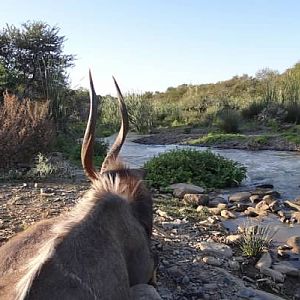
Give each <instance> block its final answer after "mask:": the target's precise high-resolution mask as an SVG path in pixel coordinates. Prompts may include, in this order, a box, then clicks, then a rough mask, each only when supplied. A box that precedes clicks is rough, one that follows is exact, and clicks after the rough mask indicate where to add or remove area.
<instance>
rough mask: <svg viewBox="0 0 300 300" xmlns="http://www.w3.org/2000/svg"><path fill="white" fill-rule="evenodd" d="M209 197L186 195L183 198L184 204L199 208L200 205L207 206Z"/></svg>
mask: <svg viewBox="0 0 300 300" xmlns="http://www.w3.org/2000/svg"><path fill="white" fill-rule="evenodd" d="M208 201H209V197H208V195H206V194H185V195H184V197H183V203H184V204H186V205H191V206H193V207H197V206H199V205H207V204H208Z"/></svg>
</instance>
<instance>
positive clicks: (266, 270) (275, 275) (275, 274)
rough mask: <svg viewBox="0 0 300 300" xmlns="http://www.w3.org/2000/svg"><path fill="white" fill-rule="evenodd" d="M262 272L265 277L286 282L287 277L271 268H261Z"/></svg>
mask: <svg viewBox="0 0 300 300" xmlns="http://www.w3.org/2000/svg"><path fill="white" fill-rule="evenodd" d="M260 272H261V273H262V274H264V275H267V276H270V277H271V278H272V279H273V280H274V281H276V282H284V280H285V275H283V274H282V273H280V272H278V271H275V270H272V269H270V268H261V269H260Z"/></svg>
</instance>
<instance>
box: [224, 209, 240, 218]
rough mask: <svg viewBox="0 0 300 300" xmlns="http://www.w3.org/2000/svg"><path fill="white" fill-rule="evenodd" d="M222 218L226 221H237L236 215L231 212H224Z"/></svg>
mask: <svg viewBox="0 0 300 300" xmlns="http://www.w3.org/2000/svg"><path fill="white" fill-rule="evenodd" d="M221 217H223V218H225V219H236V215H235V214H234V213H233V212H231V211H229V210H222V211H221Z"/></svg>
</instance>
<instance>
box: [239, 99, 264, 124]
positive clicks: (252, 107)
mask: <svg viewBox="0 0 300 300" xmlns="http://www.w3.org/2000/svg"><path fill="white" fill-rule="evenodd" d="M265 107H266V103H264V102H263V101H253V102H251V103H249V104H248V106H246V107H244V108H243V109H242V112H241V113H242V116H243V117H244V118H245V119H248V120H251V119H254V118H256V117H257V116H258V115H259V114H260V113H261V112H262V110H263V109H264V108H265Z"/></svg>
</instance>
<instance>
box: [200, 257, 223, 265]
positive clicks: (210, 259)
mask: <svg viewBox="0 0 300 300" xmlns="http://www.w3.org/2000/svg"><path fill="white" fill-rule="evenodd" d="M202 261H203V262H204V263H206V264H208V265H212V266H216V267H219V266H221V265H222V260H221V259H220V258H218V257H213V256H204V257H203V258H202Z"/></svg>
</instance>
